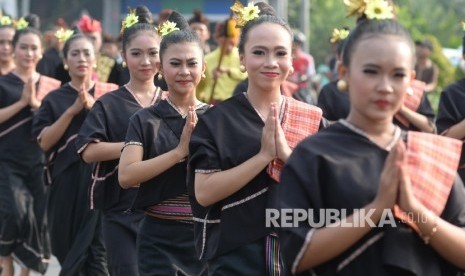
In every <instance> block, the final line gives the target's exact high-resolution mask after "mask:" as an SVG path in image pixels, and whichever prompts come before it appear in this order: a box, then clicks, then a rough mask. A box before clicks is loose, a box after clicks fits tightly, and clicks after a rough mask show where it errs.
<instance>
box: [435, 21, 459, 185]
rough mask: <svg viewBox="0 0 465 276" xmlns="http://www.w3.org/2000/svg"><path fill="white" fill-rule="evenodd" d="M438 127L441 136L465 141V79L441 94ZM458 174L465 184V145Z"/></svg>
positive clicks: (437, 118) (448, 87) (449, 86)
mask: <svg viewBox="0 0 465 276" xmlns="http://www.w3.org/2000/svg"><path fill="white" fill-rule="evenodd" d="M463 31H464V34H463V37H462V59H463V60H464V61H465V28H464V30H463ZM436 127H437V128H438V133H440V134H441V135H444V136H447V137H451V138H455V139H459V140H462V141H463V140H465V78H462V79H460V80H457V81H456V82H454V83H452V84H450V85H448V86H447V87H446V88H445V89H444V91H443V92H442V93H441V98H440V100H439V106H438V115H437V117H436ZM458 172H459V175H460V177H461V178H462V181H463V182H464V183H465V143H463V144H462V155H461V157H460V165H459V169H458Z"/></svg>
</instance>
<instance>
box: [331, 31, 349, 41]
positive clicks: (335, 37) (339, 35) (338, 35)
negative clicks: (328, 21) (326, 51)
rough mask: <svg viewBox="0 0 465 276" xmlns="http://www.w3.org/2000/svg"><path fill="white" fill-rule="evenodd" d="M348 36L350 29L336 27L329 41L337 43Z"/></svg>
mask: <svg viewBox="0 0 465 276" xmlns="http://www.w3.org/2000/svg"><path fill="white" fill-rule="evenodd" d="M347 36H349V31H348V30H346V29H338V28H334V30H333V34H332V36H331V39H330V40H329V41H330V42H331V43H337V42H339V41H342V40H344V39H346V37H347Z"/></svg>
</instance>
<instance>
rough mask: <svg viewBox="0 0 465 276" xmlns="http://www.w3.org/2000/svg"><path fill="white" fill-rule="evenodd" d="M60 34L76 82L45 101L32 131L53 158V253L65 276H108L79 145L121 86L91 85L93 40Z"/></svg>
mask: <svg viewBox="0 0 465 276" xmlns="http://www.w3.org/2000/svg"><path fill="white" fill-rule="evenodd" d="M57 34H58V39H59V40H60V41H61V42H64V45H63V51H62V52H63V54H62V56H63V61H64V64H65V65H66V67H67V68H68V72H69V75H70V77H71V81H70V82H68V83H66V84H64V85H63V86H62V87H60V88H59V89H57V90H54V91H52V92H51V93H49V94H48V95H47V96H46V97H45V98H44V100H43V101H42V105H41V107H40V108H39V110H38V111H37V113H36V114H35V116H34V120H33V126H32V135H33V136H35V137H37V142H38V143H39V146H40V148H41V149H42V150H43V151H44V152H45V154H46V157H47V163H46V179H47V182H48V184H49V185H50V190H49V195H48V205H47V208H48V210H47V219H48V225H49V229H50V237H51V244H52V253H53V255H54V256H56V258H57V259H58V261H59V262H60V266H61V270H60V274H61V275H79V274H85V275H105V274H107V273H108V270H107V265H106V252H105V247H104V245H103V238H102V221H101V218H102V217H101V212H99V211H95V210H90V209H89V207H88V206H89V204H88V201H89V198H88V196H87V190H88V188H89V185H88V184H89V179H90V178H91V172H92V166H90V165H88V164H85V163H84V162H82V161H81V160H80V159H79V155H77V154H76V151H75V150H74V141H75V139H76V137H77V133H78V131H79V128H80V127H81V125H82V123H83V121H84V119H85V118H86V116H87V113H88V112H89V109H90V108H92V105H93V104H94V102H95V99H96V98H98V97H100V96H101V95H103V94H105V93H107V92H108V91H111V90H115V89H116V88H118V87H117V85H115V84H111V85H110V84H108V83H99V82H94V81H92V80H91V76H92V71H93V68H94V65H95V63H96V55H95V50H94V46H93V44H92V41H91V40H90V39H89V38H88V37H87V36H85V35H83V34H81V33H77V34H74V35H72V36H70V34H71V32H68V33H63V32H58V33H57Z"/></svg>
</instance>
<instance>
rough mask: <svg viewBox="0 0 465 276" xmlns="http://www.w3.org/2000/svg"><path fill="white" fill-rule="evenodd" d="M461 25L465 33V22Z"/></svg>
mask: <svg viewBox="0 0 465 276" xmlns="http://www.w3.org/2000/svg"><path fill="white" fill-rule="evenodd" d="M461 24H462V31H464V32H465V22H464V21H462V22H461Z"/></svg>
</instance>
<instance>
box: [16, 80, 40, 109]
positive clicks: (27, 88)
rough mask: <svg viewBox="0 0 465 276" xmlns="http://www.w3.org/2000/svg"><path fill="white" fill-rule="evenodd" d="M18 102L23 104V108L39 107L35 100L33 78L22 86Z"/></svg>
mask: <svg viewBox="0 0 465 276" xmlns="http://www.w3.org/2000/svg"><path fill="white" fill-rule="evenodd" d="M20 101H21V102H22V103H23V104H24V106H28V105H29V106H31V107H32V108H37V107H39V106H40V102H39V101H38V100H37V98H36V91H35V86H34V78H33V77H31V78H29V79H28V80H27V82H26V83H25V84H24V87H23V92H22V94H21V98H20Z"/></svg>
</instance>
